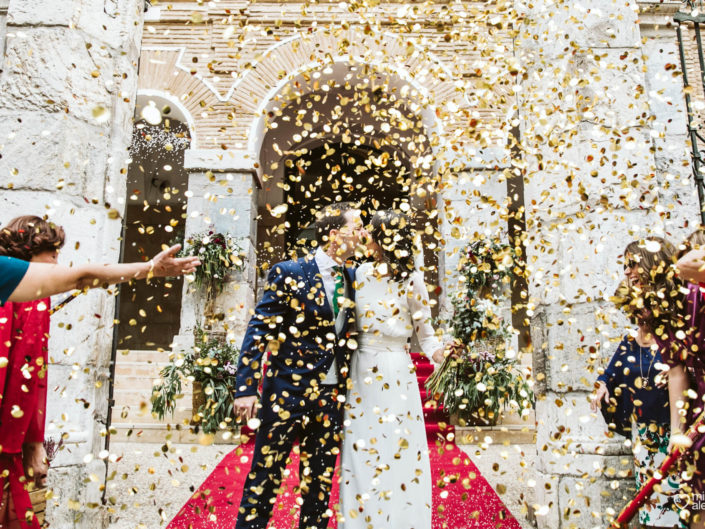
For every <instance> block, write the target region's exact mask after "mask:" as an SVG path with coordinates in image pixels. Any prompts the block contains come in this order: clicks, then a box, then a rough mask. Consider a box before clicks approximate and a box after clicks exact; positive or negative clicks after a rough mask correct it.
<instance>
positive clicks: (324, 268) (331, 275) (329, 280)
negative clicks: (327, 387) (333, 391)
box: [314, 247, 348, 384]
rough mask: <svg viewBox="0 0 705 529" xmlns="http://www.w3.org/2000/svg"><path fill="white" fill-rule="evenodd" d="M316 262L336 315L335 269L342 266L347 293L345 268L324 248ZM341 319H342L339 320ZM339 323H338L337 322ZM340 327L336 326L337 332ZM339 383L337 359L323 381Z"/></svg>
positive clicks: (317, 256)
mask: <svg viewBox="0 0 705 529" xmlns="http://www.w3.org/2000/svg"><path fill="white" fill-rule="evenodd" d="M314 260H315V261H316V265H317V266H318V271H319V272H320V273H321V278H322V279H323V290H325V292H326V299H327V300H328V304H329V305H330V310H331V312H333V314H334V315H335V312H334V311H333V293H334V292H335V267H336V266H340V268H341V272H342V273H343V281H344V282H345V287H346V293H347V288H348V281H347V279H346V277H345V267H344V266H343V265H342V264H338V263H337V262H336V261H335V259H333V258H332V257H331V256H330V255H328V254H327V253H326V252H324V251H323V249H322V248H320V247H319V248H318V249H317V250H316V254H315V255H314ZM342 312H343V310H342V307H340V312H339V313H338V316H342ZM339 319H340V318H339ZM336 323H337V322H336ZM337 328H338V325H336V331H337ZM337 383H338V366H337V365H336V362H335V359H333V363H332V364H331V366H330V369H329V370H328V373H326V377H325V378H324V379H323V384H337Z"/></svg>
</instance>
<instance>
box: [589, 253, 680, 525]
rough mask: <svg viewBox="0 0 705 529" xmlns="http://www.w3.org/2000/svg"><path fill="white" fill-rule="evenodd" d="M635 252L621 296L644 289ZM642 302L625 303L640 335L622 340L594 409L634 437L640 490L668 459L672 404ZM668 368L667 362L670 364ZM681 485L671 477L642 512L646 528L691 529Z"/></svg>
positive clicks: (628, 263) (601, 380)
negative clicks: (683, 513)
mask: <svg viewBox="0 0 705 529" xmlns="http://www.w3.org/2000/svg"><path fill="white" fill-rule="evenodd" d="M634 260H635V258H634V257H633V256H629V259H628V260H626V264H625V266H624V272H625V275H626V276H627V279H626V280H625V281H626V282H627V283H628V284H623V285H620V288H618V290H617V297H618V299H620V298H622V296H624V295H625V294H627V295H628V292H633V291H634V289H630V288H628V287H635V288H641V278H640V277H639V275H638V273H637V272H636V269H638V266H636V265H635V264H634ZM635 305H636V304H629V303H624V302H620V306H621V307H622V308H626V309H627V310H626V311H625V312H626V313H627V316H628V317H629V319H630V321H632V323H634V324H636V325H637V330H636V333H629V334H627V335H626V336H624V337H623V338H622V341H621V342H620V344H619V346H618V347H617V350H616V351H615V353H614V354H613V355H612V358H611V360H610V362H609V365H608V366H607V368H606V369H605V371H604V373H602V374H601V375H600V376H599V377H598V378H597V385H598V387H597V390H596V392H595V395H594V396H593V400H592V403H591V405H590V407H591V408H592V410H593V411H597V409H598V408H599V407H602V408H603V409H602V410H601V411H602V412H603V416H604V417H605V421H606V422H608V423H610V427H611V428H614V429H615V430H616V432H617V433H619V434H621V435H624V436H625V437H628V438H630V439H631V441H632V445H631V446H632V453H633V454H634V466H635V469H636V472H635V477H636V485H637V490H640V489H641V487H642V486H643V485H644V483H645V482H646V481H647V480H648V479H649V478H650V477H652V476H653V473H654V471H655V470H657V469H658V468H659V467H660V466H661V463H662V462H663V460H664V459H665V458H666V455H667V449H668V443H669V440H670V411H669V403H668V389H667V378H666V376H665V375H664V374H662V373H661V371H660V370H659V368H660V367H662V366H663V364H661V362H662V359H661V354H660V352H659V350H658V345H657V344H656V340H655V339H654V336H653V333H652V332H651V329H650V328H649V326H648V325H647V324H646V322H645V319H644V316H646V315H645V314H643V315H642V314H641V312H640V311H639V310H638V309H637V310H636V311H634V310H630V309H631V308H633V307H635ZM664 367H665V366H664ZM678 489H679V481H678V479H677V476H674V475H669V476H666V477H665V479H664V480H663V481H662V483H661V488H660V490H659V491H657V492H655V493H654V494H653V495H652V496H651V497H650V498H649V500H648V501H647V502H646V503H645V504H644V506H643V507H642V508H641V509H640V511H639V522H640V523H641V524H642V526H643V527H646V528H651V527H671V528H673V527H676V528H685V527H686V526H685V524H684V523H683V522H682V521H681V520H680V517H679V514H680V513H679V510H678V508H677V505H676V501H675V500H676V499H677V496H676V494H677V493H678Z"/></svg>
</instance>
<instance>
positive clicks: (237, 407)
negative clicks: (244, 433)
mask: <svg viewBox="0 0 705 529" xmlns="http://www.w3.org/2000/svg"><path fill="white" fill-rule="evenodd" d="M257 398H258V397H257V395H246V396H244V397H238V398H236V399H234V400H233V411H234V412H235V415H236V416H237V418H238V419H244V421H245V422H247V421H249V420H250V419H252V418H253V417H256V416H257Z"/></svg>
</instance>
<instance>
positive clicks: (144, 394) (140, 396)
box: [113, 387, 191, 408]
mask: <svg viewBox="0 0 705 529" xmlns="http://www.w3.org/2000/svg"><path fill="white" fill-rule="evenodd" d="M113 398H114V400H115V404H114V406H130V407H134V406H139V405H140V404H141V403H142V402H150V401H151V399H152V391H151V390H149V389H143V390H140V391H136V390H133V389H120V390H116V391H115V393H114V394H113ZM176 406H177V407H180V408H190V407H191V388H190V387H188V388H187V387H184V388H183V397H181V398H179V399H177V400H176Z"/></svg>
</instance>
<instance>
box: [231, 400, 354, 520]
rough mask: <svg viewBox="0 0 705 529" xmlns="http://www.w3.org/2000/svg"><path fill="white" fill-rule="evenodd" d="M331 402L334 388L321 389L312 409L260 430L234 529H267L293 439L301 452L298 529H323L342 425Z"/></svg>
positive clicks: (338, 406)
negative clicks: (301, 501)
mask: <svg viewBox="0 0 705 529" xmlns="http://www.w3.org/2000/svg"><path fill="white" fill-rule="evenodd" d="M336 397H337V389H335V388H332V387H325V388H323V390H322V391H321V394H320V395H319V399H318V402H317V406H316V408H315V409H313V410H311V411H310V412H307V413H304V414H296V415H294V414H292V417H291V418H288V419H286V420H280V421H275V422H271V423H269V424H262V425H261V426H260V427H259V429H258V430H257V435H256V437H255V450H254V454H253V457H252V466H251V467H250V473H249V474H248V476H247V480H246V481H245V488H244V490H243V492H242V501H241V502H240V511H239V514H238V517H237V524H236V525H235V529H265V528H266V527H267V523H268V522H269V519H270V517H271V515H272V507H273V505H274V502H275V500H276V496H277V494H278V493H279V490H278V489H279V488H280V486H281V484H282V474H283V472H284V469H285V468H286V461H287V459H288V458H289V454H290V453H291V449H292V447H293V445H294V442H295V441H296V440H298V441H299V449H300V459H301V461H300V464H299V479H300V485H299V487H300V489H301V499H302V500H303V503H302V505H301V517H300V519H299V529H325V528H326V527H327V526H328V520H329V517H328V516H327V515H326V510H327V509H328V503H329V500H330V491H331V488H332V486H333V479H335V461H336V458H337V454H338V452H339V447H340V433H341V428H342V422H343V417H342V405H341V404H340V403H339V402H337V400H336Z"/></svg>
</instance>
